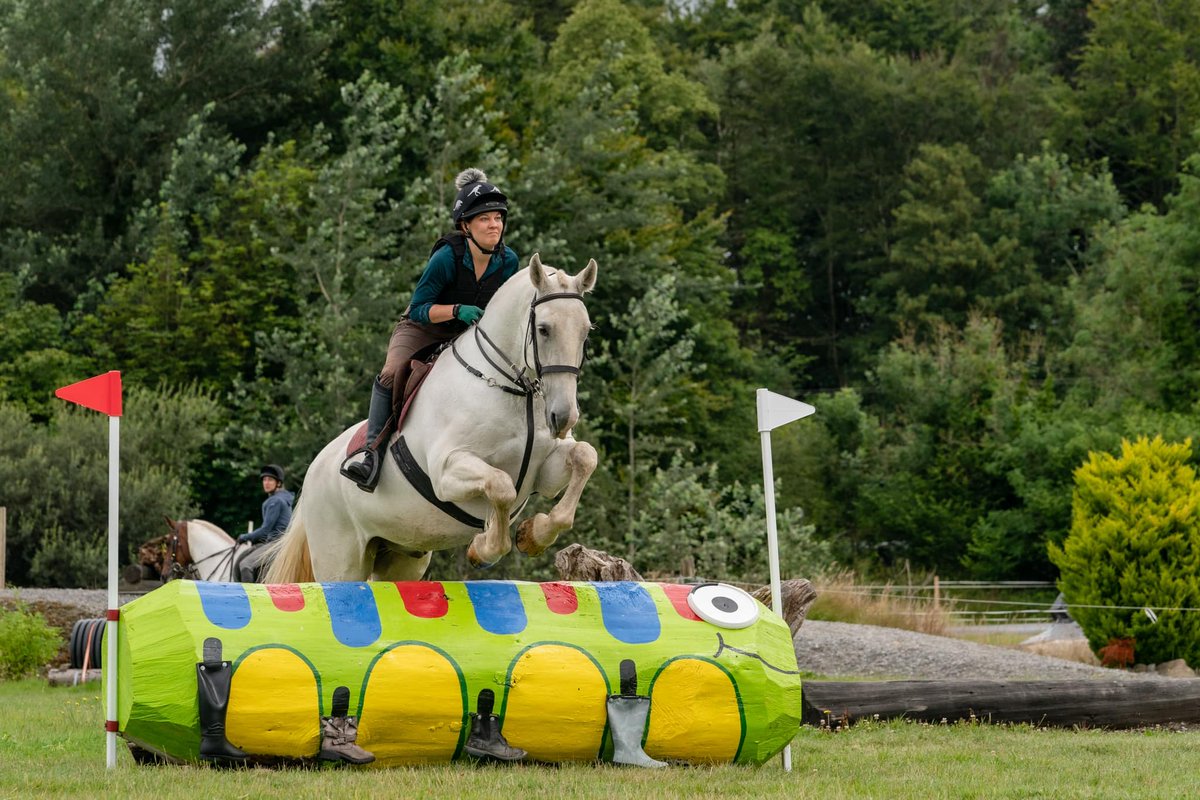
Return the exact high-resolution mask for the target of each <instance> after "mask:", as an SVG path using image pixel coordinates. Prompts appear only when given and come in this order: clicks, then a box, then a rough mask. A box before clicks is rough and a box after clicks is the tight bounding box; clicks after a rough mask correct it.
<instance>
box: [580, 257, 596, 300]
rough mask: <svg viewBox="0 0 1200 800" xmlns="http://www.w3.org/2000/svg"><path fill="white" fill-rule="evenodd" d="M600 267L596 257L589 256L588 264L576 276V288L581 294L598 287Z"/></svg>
mask: <svg viewBox="0 0 1200 800" xmlns="http://www.w3.org/2000/svg"><path fill="white" fill-rule="evenodd" d="M599 269H600V267H598V266H597V265H596V259H594V258H589V259H588V263H587V266H586V267H584V268H583V270H582V271H581V272H580V273H579V274H578V275H576V276H575V288H576V290H577V291H578V292H579V293H580V294H586V293H588V292H590V291H591V290H592V289H595V288H596V271H597V270H599Z"/></svg>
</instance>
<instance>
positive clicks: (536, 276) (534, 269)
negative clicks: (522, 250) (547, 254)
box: [529, 253, 547, 293]
mask: <svg viewBox="0 0 1200 800" xmlns="http://www.w3.org/2000/svg"><path fill="white" fill-rule="evenodd" d="M529 281H530V282H531V283H532V284H533V287H534V288H535V289H537V290H538V292H539V293H540V292H544V291H546V286H547V285H546V270H545V269H544V268H543V267H542V257H541V256H540V255H539V254H537V253H534V254H533V255H532V256H530V257H529Z"/></svg>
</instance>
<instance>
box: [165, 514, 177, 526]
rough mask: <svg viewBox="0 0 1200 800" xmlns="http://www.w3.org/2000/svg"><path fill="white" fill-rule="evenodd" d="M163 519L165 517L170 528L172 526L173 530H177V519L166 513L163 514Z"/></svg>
mask: <svg viewBox="0 0 1200 800" xmlns="http://www.w3.org/2000/svg"><path fill="white" fill-rule="evenodd" d="M163 519H165V520H166V521H167V527H168V528H170V529H171V530H175V520H173V519H171V518H170V517H168V516H167V515H166V514H163Z"/></svg>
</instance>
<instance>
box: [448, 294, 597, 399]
mask: <svg viewBox="0 0 1200 800" xmlns="http://www.w3.org/2000/svg"><path fill="white" fill-rule="evenodd" d="M551 300H578V301H579V302H581V303H582V302H584V299H583V295H582V294H579V293H578V292H552V293H550V294H544V295H542V296H541V297H538V296H536V295H535V296H534V298H533V300H531V301H530V303H529V321H528V322H527V323H526V325H525V339H524V340H523V341H529V342H530V343H531V344H532V348H526V349H525V351H524V356H525V368H524V369H521V368H520V367H518V366H517V364H516V361H515V360H514V359H512V358H510V357H509V355H508V354H507V353H505V352H504V350H503V348H501V347H500V345H498V344H496V343H495V342H494V341H492V337H490V336H488V335H487V332H486V331H484V330H483V328H481V327H479V326H478V325H475V326H474V328H475V343H476V344H477V345H478V346H479V352H480V354H481V355H482V356H483V358H484V360H485V361H487V362H488V364H490V365H491V366H492V368H493V369H494V370H496V371H497V372H499V373H500V375H501V376H502V377H504V378H505V379H506V380H508V381H510V382H511V383H512V384H513V386H505V385H503V384H501V383H498V382H497V381H496V379H495V378H492V377H490V376H488V375H484V374H483V373H482V372H480V371H479V370H478V369H476V368H475V367H473V366H471V365H470V364H468V363H467V361H466V359H464V358H463V357H462V355H460V354H459V352H458V348H456V347H455V346H454V343H453V342H451V343H450V350H451V352H453V353H454V357H455V358H456V359H458V363H459V364H462V365H463V367H464V368H465V369H466V370H467V372H469V373H471V374H472V375H474V376H475V377H476V378H479V379H481V380H483V381H484V382H486V383H487V385H488V386H492V387H494V388H497V389H502V390H503V391H506V392H508V393H509V394H515V395H518V396H523V397H527V398H529V404H530V406H529V407H530V413H531V414H532V409H533V405H532V403H533V395H535V394H542V378H543V377H544V376H546V375H552V374H554V373H557V372H566V373H569V374H571V375H574V376H576V377H578V376H579V369H580V368H579V367H577V366H574V365H573V364H543V363H542V357H541V353H540V352H539V351H538V343H537V307H538V306H540V305H541V304H542V303H548V302H550V301H551ZM485 342H486V343H487V347H484V343H485ZM488 348H491V349H492V350H493V351H494V352H495V353H496V355H497V356H499V357H500V358H501V359H502V360H504V361H506V362H508V367H507V368H505V367H503V366H501V365H500V364H497V363H496V362H495V361H494V360H493V359H492V357H491V356H490V355H488ZM529 349H532V350H533V374H534V375H536V376H537V377H535V378H533V379H530V377H529V374H528V373H529V369H530V364H529ZM509 370H511V372H510V371H509ZM514 387H515V388H514Z"/></svg>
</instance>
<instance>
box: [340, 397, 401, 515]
mask: <svg viewBox="0 0 1200 800" xmlns="http://www.w3.org/2000/svg"><path fill="white" fill-rule="evenodd" d="M391 415H392V390H391V389H390V388H389V387H387V386H384V385H383V384H382V383H380V382H379V377H378V376H376V378H375V383H374V384H372V385H371V407H370V409H369V410H368V411H367V445H366V447H364V448H362V449H361V450H355V451H354V452H353V453H351V454H350V455H348V456H346V460H345V461H343V462H342V470H341V471H342V474H343V475H345V476H346V477H347V478H349V479H350V480H352V481H354V482H355V483H356V484H358V488H360V489H362V490H363V491H364V492H374V491H375V487H376V486H377V485H378V484H379V473H380V472H381V471H382V469H381V468H382V467H383V458H382V457H381V456H380V454H379V451H378V450H376V449H375V448H373V447H372V446H371V445H372V444H374V442H375V440H376V439H378V438H379V434H380V433H381V432H382V431H383V427H384V426H385V425H387V421H388V418H389V417H391Z"/></svg>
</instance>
